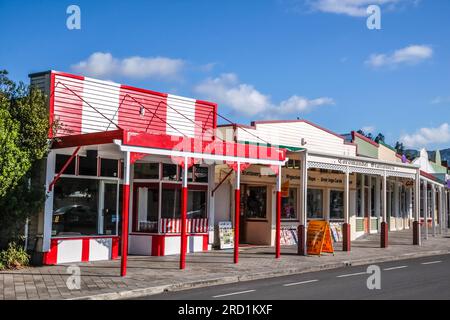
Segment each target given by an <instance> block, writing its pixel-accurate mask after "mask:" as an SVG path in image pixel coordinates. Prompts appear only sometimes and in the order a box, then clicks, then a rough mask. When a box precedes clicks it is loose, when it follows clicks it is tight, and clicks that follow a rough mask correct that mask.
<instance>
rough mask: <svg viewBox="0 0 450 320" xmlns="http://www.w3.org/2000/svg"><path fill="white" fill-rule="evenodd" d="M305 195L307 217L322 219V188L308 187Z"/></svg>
mask: <svg viewBox="0 0 450 320" xmlns="http://www.w3.org/2000/svg"><path fill="white" fill-rule="evenodd" d="M307 197H308V201H307V216H308V219H323V218H324V216H323V190H321V189H309V188H308V192H307Z"/></svg>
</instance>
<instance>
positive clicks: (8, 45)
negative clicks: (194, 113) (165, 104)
mask: <svg viewBox="0 0 450 320" xmlns="http://www.w3.org/2000/svg"><path fill="white" fill-rule="evenodd" d="M71 4H76V5H78V6H79V7H80V9H81V30H69V29H68V28H67V27H66V20H67V18H68V17H69V14H67V13H66V9H67V7H68V6H69V5H71ZM369 4H380V7H381V23H382V29H381V30H369V29H368V28H367V27H366V19H367V16H366V14H365V11H366V8H367V6H368V5H369ZM0 26H1V27H2V30H5V31H4V32H3V34H2V46H1V47H0V68H4V69H7V70H8V71H9V72H10V75H11V77H12V78H13V79H15V80H22V81H28V78H27V75H28V73H30V72H36V71H43V70H48V69H55V70H60V71H66V72H73V73H80V74H83V75H88V76H94V77H97V78H101V79H107V80H113V81H117V82H120V83H126V84H129V85H135V86H139V87H145V88H148V89H153V90H159V91H162V92H168V93H173V94H178V95H184V96H189V97H195V98H198V99H207V100H212V101H215V102H218V103H219V112H220V113H222V114H223V115H225V116H228V117H231V118H232V119H233V120H234V121H236V122H238V123H243V124H248V122H250V121H251V120H261V119H273V118H277V119H296V118H297V117H301V118H305V119H308V120H310V121H313V122H316V123H317V124H319V125H322V126H324V127H326V128H329V129H331V130H333V131H336V132H338V133H346V132H349V131H350V130H357V129H360V128H366V130H367V131H371V130H372V131H373V133H374V134H377V133H378V132H383V133H384V134H385V136H386V138H387V142H388V143H395V141H397V140H399V139H400V140H402V141H404V142H405V143H407V144H408V145H410V146H412V147H422V146H425V147H427V148H429V149H434V148H447V147H450V126H449V124H450V41H449V39H450V1H448V0H421V1H418V0H372V1H368V0H340V1H335V0H305V1H300V0H267V1H257V0H248V1H234V0H227V1H208V0H203V1H200V0H198V1H194V0H192V1H182V0H179V1H167V0H166V1H156V0H152V1H128V2H126V1H112V0H111V1H80V0H76V1H5V0H0Z"/></svg>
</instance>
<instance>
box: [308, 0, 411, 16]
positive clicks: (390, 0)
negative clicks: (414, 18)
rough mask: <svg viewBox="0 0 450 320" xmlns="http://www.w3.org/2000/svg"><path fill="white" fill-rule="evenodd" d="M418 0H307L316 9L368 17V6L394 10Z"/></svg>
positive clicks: (309, 5)
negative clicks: (400, 5)
mask: <svg viewBox="0 0 450 320" xmlns="http://www.w3.org/2000/svg"><path fill="white" fill-rule="evenodd" d="M418 2H419V1H418V0H307V1H306V3H307V6H308V7H309V8H310V9H311V10H314V11H320V12H325V13H334V14H343V15H347V16H351V17H366V16H368V14H367V7H368V6H370V5H379V6H381V7H382V9H383V8H385V9H389V10H392V9H394V8H396V7H397V6H398V5H399V4H405V5H408V4H414V5H417V3H418Z"/></svg>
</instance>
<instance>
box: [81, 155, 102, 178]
mask: <svg viewBox="0 0 450 320" xmlns="http://www.w3.org/2000/svg"><path fill="white" fill-rule="evenodd" d="M78 173H79V175H80V176H94V177H96V176H97V156H96V155H94V154H88V156H86V157H78Z"/></svg>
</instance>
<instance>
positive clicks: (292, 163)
mask: <svg viewBox="0 0 450 320" xmlns="http://www.w3.org/2000/svg"><path fill="white" fill-rule="evenodd" d="M286 168H288V169H300V160H294V159H289V160H288V162H287V164H286Z"/></svg>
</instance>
